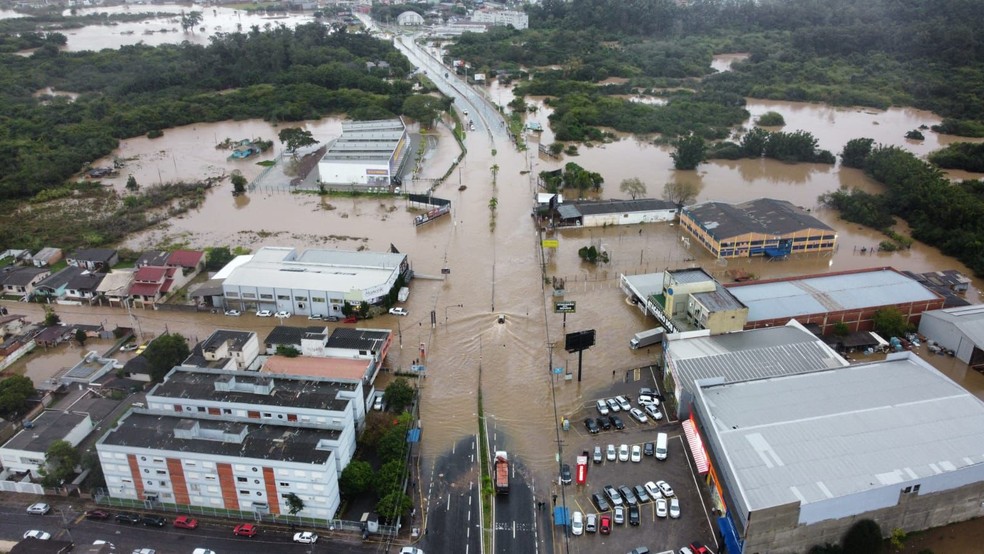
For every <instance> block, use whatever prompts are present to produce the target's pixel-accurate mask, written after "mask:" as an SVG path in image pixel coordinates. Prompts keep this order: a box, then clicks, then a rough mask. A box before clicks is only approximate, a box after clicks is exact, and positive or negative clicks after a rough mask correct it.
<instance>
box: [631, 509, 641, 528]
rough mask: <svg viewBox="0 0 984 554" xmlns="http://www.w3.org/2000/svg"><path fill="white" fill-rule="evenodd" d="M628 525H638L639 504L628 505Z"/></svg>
mask: <svg viewBox="0 0 984 554" xmlns="http://www.w3.org/2000/svg"><path fill="white" fill-rule="evenodd" d="M629 525H639V506H629Z"/></svg>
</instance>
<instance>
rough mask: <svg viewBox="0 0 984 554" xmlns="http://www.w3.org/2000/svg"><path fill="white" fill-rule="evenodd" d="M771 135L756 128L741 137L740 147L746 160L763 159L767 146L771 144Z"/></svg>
mask: <svg viewBox="0 0 984 554" xmlns="http://www.w3.org/2000/svg"><path fill="white" fill-rule="evenodd" d="M770 134H771V133H769V132H768V131H766V130H765V129H762V128H759V127H756V128H754V129H752V130H751V131H749V132H747V133H745V134H744V135H743V136H742V137H741V141H740V142H739V143H738V145H739V146H740V147H741V152H742V154H744V155H745V157H746V158H761V157H762V156H763V155H764V154H765V145H766V143H768V142H769V135H770Z"/></svg>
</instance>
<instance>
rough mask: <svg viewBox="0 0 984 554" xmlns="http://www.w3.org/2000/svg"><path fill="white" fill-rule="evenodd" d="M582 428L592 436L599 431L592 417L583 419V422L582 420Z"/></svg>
mask: <svg viewBox="0 0 984 554" xmlns="http://www.w3.org/2000/svg"><path fill="white" fill-rule="evenodd" d="M584 427H585V428H586V429H587V430H588V432H589V433H591V434H592V435H594V434H596V433H597V432H598V431H599V429H598V423H597V422H596V421H595V419H594V418H593V417H589V418H585V420H584Z"/></svg>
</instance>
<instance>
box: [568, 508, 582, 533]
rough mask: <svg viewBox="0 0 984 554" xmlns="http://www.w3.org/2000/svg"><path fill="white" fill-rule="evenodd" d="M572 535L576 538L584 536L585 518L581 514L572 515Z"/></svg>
mask: <svg viewBox="0 0 984 554" xmlns="http://www.w3.org/2000/svg"><path fill="white" fill-rule="evenodd" d="M571 534H573V535H575V536H579V535H583V534H584V516H583V515H581V512H574V514H573V515H571Z"/></svg>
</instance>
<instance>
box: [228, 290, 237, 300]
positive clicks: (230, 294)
mask: <svg viewBox="0 0 984 554" xmlns="http://www.w3.org/2000/svg"><path fill="white" fill-rule="evenodd" d="M225 295H226V296H228V297H229V298H239V293H238V292H234V291H231V290H230V291H226V293H225Z"/></svg>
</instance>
